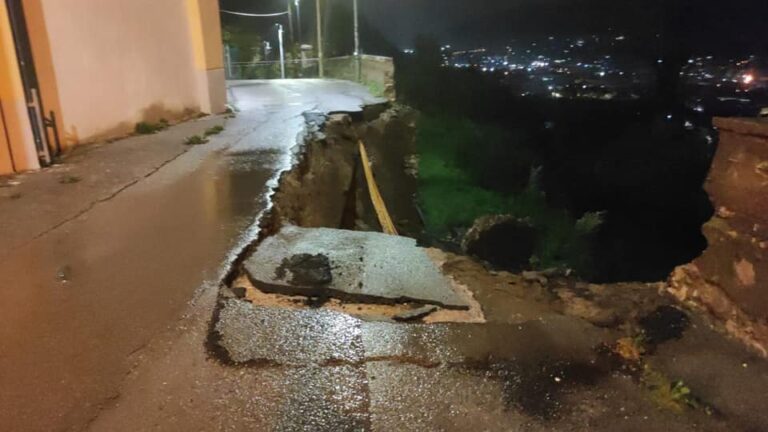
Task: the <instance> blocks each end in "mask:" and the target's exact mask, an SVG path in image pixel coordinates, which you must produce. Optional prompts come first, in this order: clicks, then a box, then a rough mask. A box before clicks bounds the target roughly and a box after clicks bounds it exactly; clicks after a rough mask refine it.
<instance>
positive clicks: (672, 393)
mask: <svg viewBox="0 0 768 432" xmlns="http://www.w3.org/2000/svg"><path fill="white" fill-rule="evenodd" d="M640 380H641V382H642V383H643V384H644V385H645V387H646V388H647V389H648V391H650V396H651V399H652V400H653V401H654V402H655V403H656V404H658V405H659V406H661V407H663V408H666V409H669V410H671V411H675V412H683V411H684V410H685V409H689V408H690V409H699V408H702V409H703V410H704V412H706V413H707V414H711V413H712V408H711V407H709V406H707V405H705V404H703V403H702V402H701V400H700V399H699V398H697V397H696V396H695V395H694V394H693V392H691V389H690V387H688V386H687V385H686V384H685V383H684V382H683V381H682V380H676V381H672V380H670V379H669V378H668V377H667V376H665V375H664V374H662V373H661V372H658V371H656V370H654V369H653V368H651V367H650V366H648V365H646V366H645V368H644V369H643V374H642V377H641V379H640Z"/></svg>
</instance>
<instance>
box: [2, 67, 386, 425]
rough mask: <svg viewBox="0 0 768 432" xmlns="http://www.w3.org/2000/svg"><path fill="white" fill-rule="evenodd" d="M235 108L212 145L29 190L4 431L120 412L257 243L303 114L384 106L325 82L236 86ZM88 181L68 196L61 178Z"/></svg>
mask: <svg viewBox="0 0 768 432" xmlns="http://www.w3.org/2000/svg"><path fill="white" fill-rule="evenodd" d="M230 98H231V102H232V103H233V104H234V105H235V106H236V107H237V108H238V109H239V110H240V112H239V114H238V115H237V117H236V118H234V119H230V120H227V121H226V130H225V131H224V133H222V134H221V135H218V136H216V137H214V138H213V139H212V140H211V142H210V143H209V144H206V145H201V146H194V147H184V146H183V145H181V144H180V143H181V142H182V141H183V140H184V138H185V137H186V136H188V134H190V133H201V132H202V130H204V129H205V127H208V126H210V125H211V124H213V123H223V122H224V119H223V118H214V119H210V120H202V121H195V122H191V123H189V124H185V125H179V126H176V127H173V128H171V129H170V130H167V131H165V132H162V133H160V134H158V135H153V136H151V137H133V138H128V139H125V140H122V141H118V142H115V143H112V144H107V145H104V146H101V147H98V148H97V147H94V148H93V149H90V150H85V151H83V152H82V153H81V154H78V155H77V157H73V158H72V159H71V160H70V162H68V163H65V165H63V166H62V167H57V168H55V169H53V170H48V171H45V172H40V173H34V174H27V175H25V176H22V177H20V179H19V182H20V183H21V184H20V185H18V186H17V190H19V191H23V195H22V194H21V193H17V194H15V197H18V196H21V198H20V199H13V200H10V199H9V200H5V201H4V202H3V203H2V205H3V206H6V208H5V209H3V211H2V212H0V215H2V216H0V225H2V226H3V229H2V230H5V232H3V231H2V230H0V234H3V238H5V239H8V241H4V242H3V245H2V246H0V258H2V259H1V260H0V316H2V325H0V430H3V431H6V430H7V431H56V430H80V429H83V428H85V427H86V426H87V425H89V424H91V423H92V422H93V420H94V419H95V418H97V417H98V416H99V413H100V412H101V411H102V410H103V409H105V408H106V407H108V406H110V405H111V404H114V403H115V402H116V401H117V400H119V399H120V395H121V390H120V388H121V386H122V385H123V383H124V381H125V379H126V376H129V375H130V373H131V370H133V368H134V367H135V366H136V362H137V361H139V360H140V359H141V358H143V357H144V356H145V354H146V352H147V350H150V348H151V347H152V346H154V345H153V344H157V343H161V342H157V341H162V340H165V339H164V338H165V337H166V336H167V335H168V334H175V333H173V332H174V330H175V329H176V328H177V326H178V324H179V322H183V318H184V316H185V315H186V314H188V313H190V310H191V309H190V307H193V306H191V304H192V305H194V304H195V300H196V299H197V300H199V299H204V298H206V295H208V296H210V294H211V293H212V292H213V291H215V287H216V286H217V284H218V281H219V280H220V278H221V277H222V275H223V274H224V273H225V271H226V269H227V268H228V265H229V263H230V261H231V260H232V259H233V256H234V255H235V254H236V253H237V252H238V251H239V250H241V249H242V247H243V246H244V245H245V244H247V243H249V242H250V241H251V240H253V237H254V235H255V234H256V232H255V230H254V229H255V228H254V227H255V225H256V221H257V220H258V218H259V216H260V215H261V214H262V212H263V211H264V210H265V208H266V207H267V206H268V203H269V199H268V198H269V197H268V195H269V190H270V186H271V185H274V184H275V181H276V178H277V177H278V176H279V174H280V173H281V172H282V171H283V170H285V169H286V168H288V167H290V165H291V162H292V160H293V158H294V152H295V150H296V145H297V142H298V140H299V137H300V136H301V135H302V133H303V129H304V124H305V122H304V119H303V117H302V113H303V112H305V111H320V112H330V111H358V110H360V107H361V105H363V104H365V103H367V102H374V101H375V99H373V98H372V97H371V96H370V95H369V94H368V92H367V90H366V89H365V88H363V87H361V86H357V85H354V84H352V83H346V82H339V81H320V80H305V81H270V82H255V81H251V82H237V83H232V86H231V89H230ZM158 143H160V144H158ZM161 144H162V145H161ZM169 149H171V150H169ZM137 167H141V170H139V168H137ZM86 168H87V169H86ZM78 169H80V170H81V171H82V172H83V174H81V175H82V178H81V177H74V176H72V175H70V177H68V178H76V180H73V181H71V183H73V184H72V185H71V187H70V188H69V189H67V188H66V187H64V186H63V185H62V184H63V183H67V182H62V181H61V179H62V173H66V172H70V173H71V172H78V171H77V170H78ZM74 183H78V184H74ZM105 184H107V185H108V186H109V187H108V188H107V187H106V186H104V185H105ZM54 190H55V192H51V191H54ZM11 240H12V243H11ZM208 310H210V309H208ZM180 320H181V321H180ZM169 332H170V333H169ZM198 348H200V347H199V346H198ZM201 352H202V350H201ZM129 430H139V429H129Z"/></svg>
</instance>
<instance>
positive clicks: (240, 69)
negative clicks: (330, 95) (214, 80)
mask: <svg viewBox="0 0 768 432" xmlns="http://www.w3.org/2000/svg"><path fill="white" fill-rule="evenodd" d="M318 64H319V62H318V59H316V58H313V59H305V60H286V61H285V78H317V77H318V76H319V66H318ZM225 72H226V76H227V79H228V80H248V79H280V78H281V74H280V62H279V61H254V62H240V63H229V64H227V65H226V66H225Z"/></svg>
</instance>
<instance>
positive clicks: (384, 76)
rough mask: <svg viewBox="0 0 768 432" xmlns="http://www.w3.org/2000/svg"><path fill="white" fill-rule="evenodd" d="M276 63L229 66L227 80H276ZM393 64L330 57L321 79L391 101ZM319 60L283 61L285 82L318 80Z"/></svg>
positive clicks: (374, 58) (369, 57)
mask: <svg viewBox="0 0 768 432" xmlns="http://www.w3.org/2000/svg"><path fill="white" fill-rule="evenodd" d="M280 67H281V66H280V62H279V61H254V62H240V63H229V64H227V65H226V67H225V72H226V77H227V79H228V80H249V79H279V78H281V70H280ZM394 69H395V68H394V64H393V61H392V59H391V58H389V57H382V56H372V55H361V56H351V55H350V56H343V57H331V58H327V59H325V60H324V61H323V70H324V72H325V74H324V75H325V78H334V79H341V80H348V81H355V82H359V83H361V84H363V85H365V86H367V87H368V88H369V89H370V90H371V92H372V93H373V94H374V95H377V96H387V97H389V98H393V97H394ZM319 72H320V68H319V60H318V59H316V58H311V59H304V60H286V61H285V78H288V79H295V78H319V75H320V74H319Z"/></svg>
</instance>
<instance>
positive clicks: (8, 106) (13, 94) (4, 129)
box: [0, 1, 40, 175]
mask: <svg viewBox="0 0 768 432" xmlns="http://www.w3.org/2000/svg"><path fill="white" fill-rule="evenodd" d="M39 166H40V165H39V163H38V161H37V152H36V151H35V141H34V137H33V136H32V129H31V126H30V123H29V116H28V115H27V110H26V101H25V99H24V88H23V86H22V83H21V75H20V73H19V65H18V62H17V60H16V49H15V47H14V42H13V35H12V33H11V26H10V22H9V20H8V11H7V10H6V6H5V2H4V1H0V175H3V174H10V173H12V172H14V171H22V170H28V169H36V168H39Z"/></svg>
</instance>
